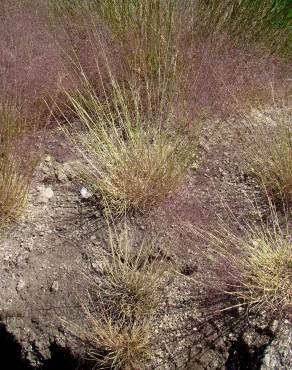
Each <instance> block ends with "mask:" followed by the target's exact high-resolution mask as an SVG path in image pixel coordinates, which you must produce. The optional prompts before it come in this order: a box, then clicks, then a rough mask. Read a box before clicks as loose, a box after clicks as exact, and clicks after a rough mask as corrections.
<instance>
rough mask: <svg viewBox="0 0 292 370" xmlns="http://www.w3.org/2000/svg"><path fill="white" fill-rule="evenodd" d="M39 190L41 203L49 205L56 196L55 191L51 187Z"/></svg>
mask: <svg viewBox="0 0 292 370" xmlns="http://www.w3.org/2000/svg"><path fill="white" fill-rule="evenodd" d="M37 190H38V192H39V194H38V197H37V201H38V202H39V203H48V201H49V200H50V199H52V198H53V196H54V191H53V189H52V188H51V186H39V187H38V188H37Z"/></svg>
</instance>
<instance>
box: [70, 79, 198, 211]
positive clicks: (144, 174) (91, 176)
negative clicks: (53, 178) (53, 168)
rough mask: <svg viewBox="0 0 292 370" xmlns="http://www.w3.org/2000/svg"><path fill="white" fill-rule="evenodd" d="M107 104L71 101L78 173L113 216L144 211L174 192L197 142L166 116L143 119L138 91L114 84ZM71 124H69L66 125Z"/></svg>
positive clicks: (88, 97) (87, 98)
mask: <svg viewBox="0 0 292 370" xmlns="http://www.w3.org/2000/svg"><path fill="white" fill-rule="evenodd" d="M112 89H113V93H112V95H111V99H110V97H109V96H108V95H107V98H106V101H104V100H101V99H100V98H98V97H97V96H96V95H95V94H94V92H93V91H92V90H90V91H88V93H87V94H80V95H79V96H76V95H75V96H70V97H69V98H70V101H71V104H72V106H73V109H74V112H75V114H76V116H77V118H78V120H79V122H80V123H81V126H82V129H83V130H82V131H81V133H80V132H79V133H78V132H77V133H75V135H73V136H72V134H71V135H70V137H71V139H72V140H73V141H74V143H75V145H76V146H77V148H78V150H79V151H80V152H81V154H82V156H83V158H84V159H85V163H86V164H85V166H84V167H83V168H80V173H81V175H82V176H83V178H84V179H85V180H86V181H87V183H88V184H89V185H90V187H91V188H92V190H93V191H94V192H95V193H96V194H97V195H98V196H99V197H100V198H101V199H102V200H103V202H105V203H106V204H108V205H109V206H110V207H111V209H112V211H114V212H115V213H117V214H121V215H122V214H123V213H124V210H125V209H126V210H127V211H137V210H139V211H143V210H145V209H147V208H149V207H151V206H153V205H155V204H157V203H158V202H159V201H161V200H162V199H163V198H164V197H165V196H167V195H168V194H169V193H170V192H172V191H174V190H175V189H176V188H177V187H178V186H179V184H180V182H181V181H182V179H183V178H184V174H185V173H186V171H187V169H188V167H189V165H190V163H191V162H192V161H193V160H194V152H195V150H196V147H195V146H196V142H195V140H193V141H191V140H190V139H189V138H187V137H186V136H183V135H180V134H179V133H178V132H177V131H176V130H175V129H174V128H173V127H174V126H173V123H172V122H171V120H170V118H169V117H167V115H161V114H160V113H159V114H158V116H157V115H155V114H151V115H147V114H146V115H145V114H144V112H143V109H142V108H141V97H140V95H139V91H138V92H137V91H131V92H130V93H129V92H126V91H125V90H124V89H122V88H121V87H120V86H118V85H117V84H116V83H115V81H114V80H112ZM69 123H70V122H69Z"/></svg>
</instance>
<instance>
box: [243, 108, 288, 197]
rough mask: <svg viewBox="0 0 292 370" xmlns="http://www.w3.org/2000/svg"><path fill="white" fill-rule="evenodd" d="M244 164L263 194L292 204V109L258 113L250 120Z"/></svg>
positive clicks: (254, 113) (248, 121)
mask: <svg viewBox="0 0 292 370" xmlns="http://www.w3.org/2000/svg"><path fill="white" fill-rule="evenodd" d="M246 128H247V129H248V133H246V134H245V137H244V140H245V146H246V150H245V154H244V157H245V158H244V163H245V166H246V168H247V171H248V172H249V173H251V174H252V175H253V176H254V177H256V178H257V179H258V181H259V184H260V185H261V187H262V188H263V192H264V193H267V194H268V196H269V197H271V198H273V199H274V200H275V201H280V202H283V201H286V202H287V203H288V204H289V203H290V204H291V202H292V119H291V112H290V109H289V108H285V107H275V108H272V109H269V110H268V111H265V110H264V109H262V110H255V111H254V112H253V113H252V114H251V115H250V116H248V117H247V127H246Z"/></svg>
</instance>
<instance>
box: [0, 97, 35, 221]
mask: <svg viewBox="0 0 292 370" xmlns="http://www.w3.org/2000/svg"><path fill="white" fill-rule="evenodd" d="M26 128H27V127H26V121H25V119H24V118H23V117H22V115H21V112H20V110H19V108H18V107H17V106H16V105H15V104H12V103H9V102H8V101H2V102H0V223H1V224H5V223H6V222H7V221H8V220H9V219H13V218H15V217H16V216H18V215H19V214H20V213H21V211H22V208H23V206H24V203H25V201H26V197H27V194H28V190H29V186H30V182H31V179H32V173H33V167H34V163H33V161H32V159H31V158H29V155H26V156H25V159H24V158H23V154H22V153H20V152H19V151H18V150H17V146H18V145H19V144H20V143H21V142H22V143H23V142H24V137H23V135H24V132H25V131H26Z"/></svg>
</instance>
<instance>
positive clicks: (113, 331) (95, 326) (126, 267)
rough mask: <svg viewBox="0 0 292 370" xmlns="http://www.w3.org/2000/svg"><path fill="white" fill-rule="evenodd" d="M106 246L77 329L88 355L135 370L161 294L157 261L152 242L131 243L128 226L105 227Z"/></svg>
mask: <svg viewBox="0 0 292 370" xmlns="http://www.w3.org/2000/svg"><path fill="white" fill-rule="evenodd" d="M108 244H109V250H108V253H106V255H105V256H104V257H103V258H102V260H101V261H102V263H101V271H100V272H99V273H98V274H97V280H96V282H95V283H94V284H92V283H90V284H89V286H90V290H89V295H90V302H91V304H88V303H84V302H83V303H82V308H83V312H84V314H85V319H86V323H87V325H88V327H82V328H77V331H78V332H79V333H80V334H79V335H81V338H82V339H83V341H84V342H85V345H86V347H87V352H88V355H89V356H90V358H92V359H94V360H95V361H96V363H97V364H99V365H101V366H105V367H109V368H111V369H128V370H134V369H136V368H137V367H140V366H141V364H142V361H143V360H144V359H145V356H147V355H149V354H150V353H151V345H152V344H153V343H151V337H152V335H151V323H152V322H153V315H154V314H155V311H156V309H157V304H158V302H159V300H160V296H161V294H162V272H163V269H162V265H161V262H159V261H158V259H157V258H155V250H154V248H153V246H151V245H149V244H147V243H144V242H142V244H140V245H139V246H136V247H135V240H134V239H133V235H130V234H129V231H128V230H127V226H125V228H124V230H123V231H121V232H120V233H117V232H116V231H115V232H114V231H113V230H112V229H109V236H108Z"/></svg>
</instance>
